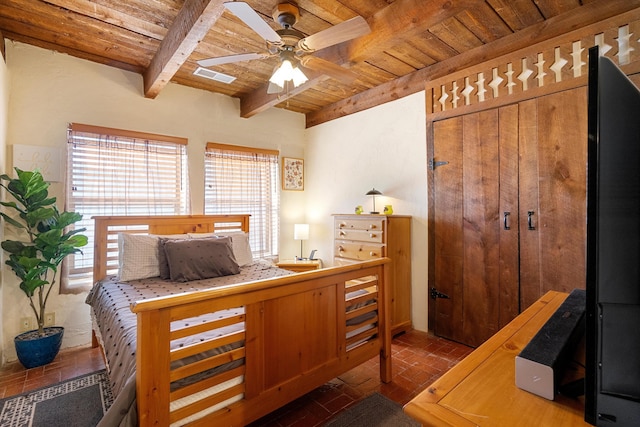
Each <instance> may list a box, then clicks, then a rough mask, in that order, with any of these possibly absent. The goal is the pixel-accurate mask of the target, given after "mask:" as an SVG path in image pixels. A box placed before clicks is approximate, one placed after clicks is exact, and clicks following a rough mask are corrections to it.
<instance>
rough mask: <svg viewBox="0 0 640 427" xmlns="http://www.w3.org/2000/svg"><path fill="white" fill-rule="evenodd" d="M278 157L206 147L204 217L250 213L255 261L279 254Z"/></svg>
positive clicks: (243, 149) (268, 152)
mask: <svg viewBox="0 0 640 427" xmlns="http://www.w3.org/2000/svg"><path fill="white" fill-rule="evenodd" d="M278 155H279V153H278V152H277V151H274V150H260V149H253V148H247V147H239V146H233V145H224V144H213V143H209V144H207V148H206V153H205V193H204V210H205V213H206V214H250V215H251V219H250V221H249V230H250V231H249V235H250V236H249V241H250V244H251V250H252V252H253V255H254V257H256V258H271V257H275V256H277V254H278V235H279V231H280V219H279V218H280V214H279V210H280V192H279V191H278V177H279V173H278V170H279V167H278Z"/></svg>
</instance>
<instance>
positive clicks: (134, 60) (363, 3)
mask: <svg viewBox="0 0 640 427" xmlns="http://www.w3.org/2000/svg"><path fill="white" fill-rule="evenodd" d="M282 2H283V0H247V3H248V4H249V6H251V8H253V9H254V10H255V11H256V12H257V13H258V14H259V15H260V16H261V17H262V18H263V19H264V20H265V21H266V22H267V23H268V24H269V25H270V26H271V27H272V28H273V29H276V30H278V29H280V28H281V27H280V26H279V25H278V24H277V23H276V22H274V19H273V17H272V13H273V10H274V8H275V7H276V5H277V4H279V3H282ZM1 3H2V5H1V6H0V32H1V33H2V35H3V36H4V37H5V38H7V39H10V40H15V41H19V42H23V43H27V44H31V45H35V46H39V47H42V48H45V49H51V50H55V51H58V52H62V53H66V54H69V55H72V56H76V57H79V58H83V59H87V60H90V61H95V62H98V63H101V64H105V65H109V66H113V67H118V68H121V69H124V70H129V71H133V72H136V73H140V74H142V75H143V76H144V94H145V96H147V97H149V98H154V97H156V96H157V95H158V94H159V93H160V92H161V91H162V89H163V87H164V86H166V84H167V83H168V82H170V81H171V82H174V83H177V84H181V85H185V86H190V87H194V88H199V89H204V90H208V91H212V92H217V93H221V94H225V95H229V96H232V97H237V98H240V100H241V115H242V116H243V117H251V116H252V115H254V114H257V113H259V112H261V111H264V110H265V109H267V108H270V107H279V108H285V109H288V110H292V111H296V112H300V113H303V114H306V117H307V126H313V125H315V124H319V123H323V122H326V121H328V120H332V119H334V118H337V117H341V116H344V115H348V114H351V113H353V112H356V111H360V110H363V109H366V108H370V107H372V106H375V105H379V104H382V103H384V102H387V101H390V100H392V99H396V98H398V97H402V96H406V95H408V94H411V93H415V92H417V91H420V90H422V89H424V84H425V81H426V80H427V79H430V78H436V77H440V76H442V75H445V74H446V73H449V72H452V71H455V70H456V69H459V68H464V67H468V66H470V65H474V64H477V63H480V62H482V61H485V60H487V59H489V58H491V57H495V56H498V55H502V54H506V53H509V52H511V51H514V50H517V49H519V48H522V47H524V46H526V45H528V44H532V43H535V42H538V41H542V40H545V39H548V38H551V37H553V36H555V35H558V34H561V33H563V32H566V31H569V30H571V29H575V28H577V27H580V26H584V25H588V24H590V23H593V22H596V21H599V20H602V19H605V18H608V17H610V16H613V15H616V14H619V13H622V12H624V11H626V10H630V9H633V8H636V7H640V0H350V1H345V0H341V1H337V0H298V1H297V5H298V6H299V8H300V19H299V20H298V22H297V23H296V24H295V26H294V28H296V29H297V30H299V31H301V32H302V33H304V34H305V35H312V34H315V33H317V32H320V31H322V30H325V29H327V28H329V27H331V26H334V25H336V24H339V23H341V22H344V21H346V20H348V19H350V18H353V17H355V16H358V15H359V16H361V17H363V18H364V19H365V20H366V21H367V23H368V24H369V26H370V28H371V32H370V33H369V34H367V35H365V36H362V37H359V38H356V39H354V40H350V41H346V42H343V43H341V44H338V45H334V46H330V47H327V48H325V49H322V50H319V51H317V52H315V53H314V54H313V56H314V57H319V58H321V59H324V60H328V61H330V62H332V63H334V64H338V65H341V66H342V67H344V68H345V69H347V68H348V69H349V70H350V71H351V72H353V73H355V76H354V77H355V81H352V82H351V83H346V82H343V81H340V80H336V79H335V78H332V77H329V76H327V75H323V74H322V73H321V72H318V71H317V70H309V69H304V71H305V73H306V74H307V75H308V76H309V77H310V79H309V81H308V82H307V83H305V84H304V85H302V86H300V87H298V88H292V89H290V90H288V91H286V92H285V93H281V94H279V95H274V94H267V81H268V79H269V77H270V76H271V74H272V73H273V70H274V67H275V66H276V65H277V64H278V58H277V57H269V58H264V59H259V60H252V61H245V62H236V63H230V64H224V65H217V66H212V67H209V69H211V70H213V71H216V72H220V73H224V74H227V75H229V76H233V77H235V78H236V79H235V80H234V81H233V82H232V83H230V84H226V83H220V82H216V81H213V80H209V79H205V78H203V77H200V76H197V75H194V74H193V73H194V71H195V70H196V69H197V68H198V65H197V63H196V61H198V60H202V59H206V58H211V57H219V56H226V55H234V54H241V53H263V52H266V44H265V41H264V40H263V39H262V38H261V37H260V36H259V35H258V34H256V33H255V32H254V31H253V30H251V29H250V28H249V27H248V26H247V25H246V24H245V23H243V22H242V21H240V20H239V19H238V18H237V17H236V16H234V15H233V14H232V13H230V12H229V11H228V10H227V9H226V8H225V7H224V1H223V0H127V1H121V0H49V1H38V0H1Z"/></svg>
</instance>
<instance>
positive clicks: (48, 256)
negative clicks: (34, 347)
mask: <svg viewBox="0 0 640 427" xmlns="http://www.w3.org/2000/svg"><path fill="white" fill-rule="evenodd" d="M15 170H16V173H17V175H18V178H11V177H9V176H8V175H6V174H5V175H2V176H0V186H2V187H3V188H5V189H6V190H7V192H8V193H9V194H11V196H13V198H14V199H15V202H14V201H8V202H5V201H3V202H0V204H2V205H3V206H5V207H7V208H10V209H12V210H14V211H15V212H16V213H17V214H18V216H17V217H15V216H13V217H12V216H9V215H8V214H6V213H4V212H0V215H2V218H3V219H4V220H5V221H6V222H7V223H8V224H10V225H12V226H13V227H15V228H17V229H18V230H19V231H21V232H22V233H23V234H25V233H26V235H27V239H26V240H23V241H20V240H4V241H2V249H4V250H5V251H6V252H7V253H9V259H8V260H6V261H5V264H7V265H8V266H9V267H11V270H13V272H14V273H15V275H16V276H17V277H18V279H19V280H20V289H22V290H23V291H24V293H25V294H26V295H27V297H28V298H29V302H30V304H31V308H32V310H33V313H34V314H35V317H36V320H37V323H38V334H39V335H40V336H44V321H45V316H44V315H45V307H46V305H47V300H48V299H49V294H50V293H51V290H52V289H53V288H54V285H55V283H56V273H57V272H58V266H59V265H60V263H62V260H63V259H64V258H65V257H67V256H68V255H71V254H74V253H79V252H81V250H80V249H78V248H80V247H82V246H85V245H86V244H87V236H85V235H82V234H79V233H82V232H83V231H85V230H86V229H85V228H81V229H77V230H71V231H65V229H66V228H67V227H68V226H70V225H72V224H74V223H76V222H78V221H80V220H81V219H82V215H80V214H79V213H76V212H66V211H65V212H62V213H60V212H59V211H58V209H57V208H56V206H55V203H56V198H55V197H49V183H48V182H46V181H45V180H44V179H43V177H42V174H41V173H40V172H39V171H37V170H36V171H33V172H28V171H23V170H20V169H18V168H15ZM5 182H6V183H5Z"/></svg>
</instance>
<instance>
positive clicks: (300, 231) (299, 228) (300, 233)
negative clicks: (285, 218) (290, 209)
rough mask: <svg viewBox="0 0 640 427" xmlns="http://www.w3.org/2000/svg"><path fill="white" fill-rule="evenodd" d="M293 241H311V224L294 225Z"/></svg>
mask: <svg viewBox="0 0 640 427" xmlns="http://www.w3.org/2000/svg"><path fill="white" fill-rule="evenodd" d="M293 239H294V240H309V224H294V225H293Z"/></svg>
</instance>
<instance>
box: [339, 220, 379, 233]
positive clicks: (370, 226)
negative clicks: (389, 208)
mask: <svg viewBox="0 0 640 427" xmlns="http://www.w3.org/2000/svg"><path fill="white" fill-rule="evenodd" d="M384 221H385V218H384V217H383V218H364V219H352V218H336V230H364V231H383V230H384ZM336 237H337V236H336Z"/></svg>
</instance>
